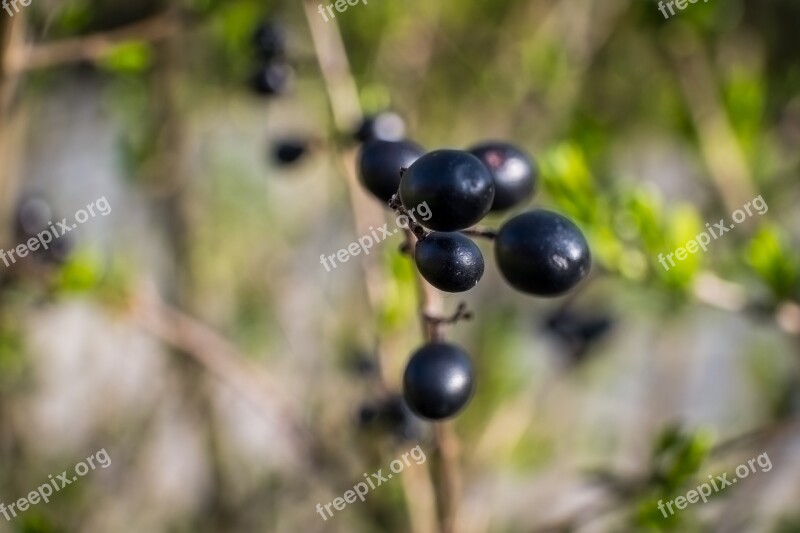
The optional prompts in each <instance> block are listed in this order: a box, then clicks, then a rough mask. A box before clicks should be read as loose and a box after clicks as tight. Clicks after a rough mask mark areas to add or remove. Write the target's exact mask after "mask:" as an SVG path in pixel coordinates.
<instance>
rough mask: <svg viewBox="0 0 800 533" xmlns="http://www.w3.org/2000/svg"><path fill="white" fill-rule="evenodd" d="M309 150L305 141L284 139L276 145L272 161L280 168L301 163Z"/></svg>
mask: <svg viewBox="0 0 800 533" xmlns="http://www.w3.org/2000/svg"><path fill="white" fill-rule="evenodd" d="M308 149H309V146H308V141H307V140H305V139H283V140H280V141H278V142H277V143H275V146H274V147H273V152H272V159H273V160H274V161H275V163H277V164H278V165H280V166H288V165H291V164H293V163H296V162H297V161H299V160H300V159H301V158H302V157H303V156H304V155H306V154H307V153H308Z"/></svg>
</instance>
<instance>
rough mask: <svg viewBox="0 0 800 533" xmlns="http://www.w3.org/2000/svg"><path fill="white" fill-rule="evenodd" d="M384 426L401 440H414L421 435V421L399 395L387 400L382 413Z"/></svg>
mask: <svg viewBox="0 0 800 533" xmlns="http://www.w3.org/2000/svg"><path fill="white" fill-rule="evenodd" d="M381 416H382V418H383V422H384V424H386V427H387V428H388V429H390V430H391V431H392V433H394V435H395V437H397V438H398V439H400V440H414V439H415V438H419V435H420V433H421V431H420V427H419V420H418V419H417V418H416V417H415V416H414V413H413V412H412V411H411V409H410V408H409V407H408V404H407V403H406V401H405V400H404V399H403V397H402V396H401V395H399V394H395V395H392V396H390V397H389V398H387V399H386V401H385V402H384V404H383V412H382V413H381Z"/></svg>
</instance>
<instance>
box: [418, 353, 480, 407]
mask: <svg viewBox="0 0 800 533" xmlns="http://www.w3.org/2000/svg"><path fill="white" fill-rule="evenodd" d="M473 390H474V370H473V367H472V361H470V359H469V356H467V354H466V352H464V350H463V349H461V348H460V347H458V346H455V345H453V344H448V343H444V342H433V343H430V344H426V345H425V346H423V347H422V348H420V349H419V350H417V351H416V353H414V355H413V356H412V357H411V360H410V361H409V362H408V366H407V367H406V371H405V374H404V376H403V396H404V397H405V399H406V403H408V406H409V407H410V408H411V410H412V411H414V412H415V413H417V414H418V415H419V416H421V417H423V418H427V419H430V420H442V419H445V418H450V417H452V416H454V415H456V414H457V413H458V412H459V411H460V410H461V409H463V408H464V406H465V405H467V402H469V400H470V398H471V397H472V393H473Z"/></svg>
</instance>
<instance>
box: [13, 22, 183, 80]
mask: <svg viewBox="0 0 800 533" xmlns="http://www.w3.org/2000/svg"><path fill="white" fill-rule="evenodd" d="M184 27H185V24H184V23H183V21H182V20H181V18H180V16H179V14H178V13H177V12H176V11H173V10H170V11H167V12H164V13H161V14H159V15H155V16H153V17H151V18H148V19H145V20H142V21H140V22H135V23H133V24H130V25H128V26H125V27H122V28H118V29H115V30H110V31H107V32H100V33H96V34H93V35H88V36H83V37H74V38H69V39H62V40H58V41H53V42H49V43H48V42H45V43H39V44H30V45H26V46H23V47H20V48H19V49H18V50H15V53H14V54H12V55H11V56H10V57H9V58H8V64H7V67H8V69H9V72H22V71H27V70H36V69H43V68H50V67H54V66H57V65H64V64H68V63H79V62H81V61H97V60H98V59H101V58H102V57H104V56H106V55H108V54H109V53H110V52H112V51H113V50H114V48H116V47H117V46H118V45H119V44H121V43H124V42H125V41H132V40H135V41H146V42H156V41H161V40H164V39H167V38H169V37H172V36H174V35H176V34H177V33H179V32H180V31H181V30H183V28H184Z"/></svg>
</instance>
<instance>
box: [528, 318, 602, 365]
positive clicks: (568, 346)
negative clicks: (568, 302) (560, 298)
mask: <svg viewBox="0 0 800 533" xmlns="http://www.w3.org/2000/svg"><path fill="white" fill-rule="evenodd" d="M544 326H545V328H546V330H547V331H548V332H549V333H551V334H552V335H553V336H554V337H555V338H556V339H558V340H559V341H560V344H561V345H562V347H563V349H564V350H563V353H564V356H565V357H566V358H567V361H568V362H569V363H570V364H573V365H574V364H578V363H581V362H583V361H584V360H586V358H587V357H588V355H590V354H591V348H592V347H593V346H594V344H595V343H597V342H598V341H600V340H601V339H602V338H603V337H605V336H606V335H608V333H609V332H610V331H611V329H612V328H613V326H614V321H613V320H612V319H611V318H610V317H608V316H603V315H596V316H589V315H584V314H579V313H575V312H572V311H569V310H558V311H557V312H556V313H554V314H552V315H551V316H550V317H548V318H547V320H546V321H545V323H544Z"/></svg>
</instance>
